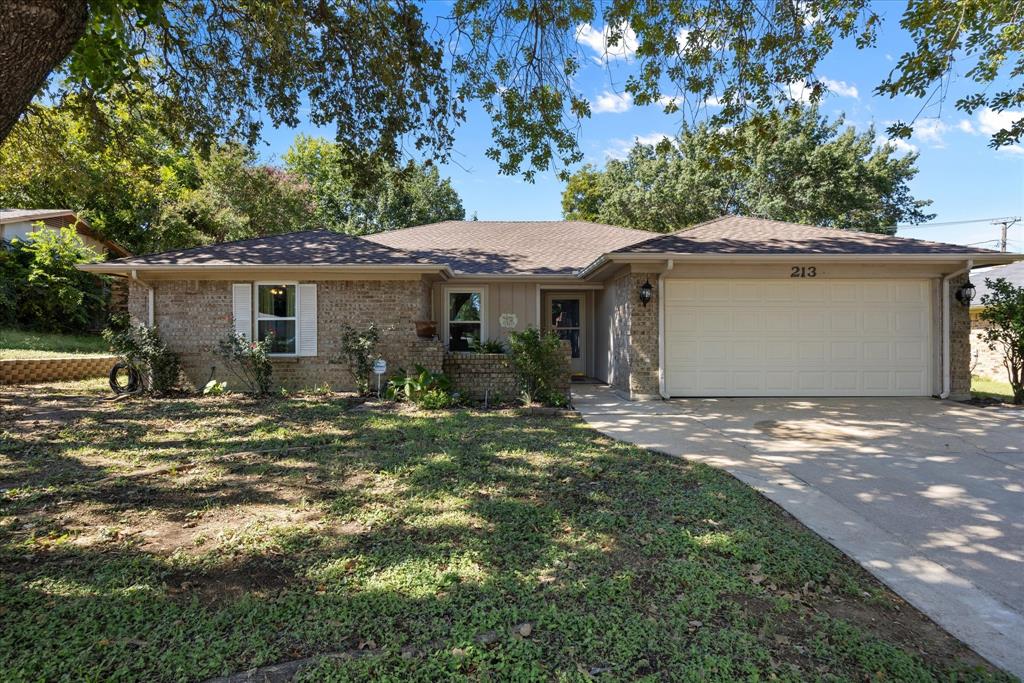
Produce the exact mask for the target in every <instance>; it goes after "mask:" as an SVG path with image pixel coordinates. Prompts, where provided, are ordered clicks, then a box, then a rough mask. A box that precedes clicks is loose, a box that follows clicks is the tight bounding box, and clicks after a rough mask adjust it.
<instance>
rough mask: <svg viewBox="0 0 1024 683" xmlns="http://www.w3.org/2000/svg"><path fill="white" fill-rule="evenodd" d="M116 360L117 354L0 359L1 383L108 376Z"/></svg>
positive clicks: (30, 382)
mask: <svg viewBox="0 0 1024 683" xmlns="http://www.w3.org/2000/svg"><path fill="white" fill-rule="evenodd" d="M116 362H117V356H72V357H68V358H14V359H10V360H0V384H32V383H34V382H52V381H62V380H73V379H88V378H90V377H106V376H107V375H108V374H109V373H110V368H112V367H113V366H114V363H116Z"/></svg>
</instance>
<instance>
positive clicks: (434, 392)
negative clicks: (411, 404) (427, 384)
mask: <svg viewBox="0 0 1024 683" xmlns="http://www.w3.org/2000/svg"><path fill="white" fill-rule="evenodd" d="M416 405H418V406H419V407H420V408H423V409H424V410H443V409H444V408H451V407H454V406H456V405H458V400H457V399H456V397H455V396H454V395H452V394H451V393H449V392H447V391H443V390H441V389H429V390H427V391H425V392H423V393H422V394H420V396H419V398H418V399H417V400H416Z"/></svg>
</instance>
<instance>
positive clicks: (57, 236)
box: [0, 228, 110, 332]
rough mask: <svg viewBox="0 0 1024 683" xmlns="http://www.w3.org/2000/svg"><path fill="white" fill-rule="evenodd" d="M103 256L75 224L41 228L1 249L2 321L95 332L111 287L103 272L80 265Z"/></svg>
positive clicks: (51, 330) (43, 328)
mask: <svg viewBox="0 0 1024 683" xmlns="http://www.w3.org/2000/svg"><path fill="white" fill-rule="evenodd" d="M100 260H102V257H101V256H100V255H98V254H97V253H96V252H94V251H93V250H92V249H90V248H89V247H87V246H86V245H85V242H83V241H82V238H81V237H79V235H78V233H77V232H76V231H75V230H74V229H73V228H62V229H61V230H60V231H56V230H49V229H40V230H37V231H35V232H30V233H29V234H28V240H27V241H24V240H20V239H17V238H16V239H14V240H12V241H11V242H10V243H6V244H5V245H4V247H3V249H2V250H0V300H2V303H0V324H5V325H12V324H15V323H16V324H18V325H20V326H22V327H27V328H31V329H35V330H42V331H47V332H86V331H93V332H95V331H96V330H97V329H98V328H99V327H101V326H102V324H103V319H104V317H105V316H106V312H107V301H108V299H109V295H110V291H109V287H108V281H107V279H106V278H105V277H101V276H97V275H94V274H91V273H85V272H82V271H80V270H78V269H77V268H76V267H75V266H77V265H79V264H82V263H95V262H96V261H100Z"/></svg>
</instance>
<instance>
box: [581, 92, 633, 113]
mask: <svg viewBox="0 0 1024 683" xmlns="http://www.w3.org/2000/svg"><path fill="white" fill-rule="evenodd" d="M631 106H633V96H632V95H630V94H629V93H628V92H625V93H622V94H621V95H620V94H618V93H613V92H611V91H609V90H605V91H604V92H603V93H601V94H600V95H598V96H597V99H596V100H595V101H594V102H592V103H591V107H592V108H593V110H594V113H595V114H604V113H609V114H621V113H622V112H624V111H629V108H630V107H631Z"/></svg>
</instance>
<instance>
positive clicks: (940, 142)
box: [914, 119, 949, 147]
mask: <svg viewBox="0 0 1024 683" xmlns="http://www.w3.org/2000/svg"><path fill="white" fill-rule="evenodd" d="M948 130H949V126H947V125H946V124H945V123H943V122H942V121H941V120H940V119H920V120H918V121H915V122H914V137H915V138H917V139H918V140H920V141H921V142H928V143H931V144H932V146H933V147H945V146H946V141H945V139H943V136H944V135H945V134H946V131H948Z"/></svg>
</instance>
